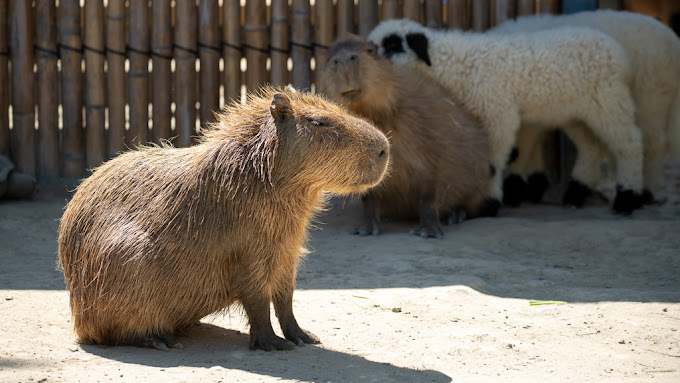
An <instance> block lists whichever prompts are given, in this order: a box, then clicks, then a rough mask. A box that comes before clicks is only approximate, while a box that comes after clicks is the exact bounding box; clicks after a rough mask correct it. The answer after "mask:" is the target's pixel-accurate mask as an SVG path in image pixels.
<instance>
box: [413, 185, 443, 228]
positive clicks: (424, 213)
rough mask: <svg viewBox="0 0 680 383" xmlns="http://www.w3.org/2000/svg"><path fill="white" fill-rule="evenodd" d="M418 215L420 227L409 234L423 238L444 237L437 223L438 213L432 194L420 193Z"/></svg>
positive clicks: (439, 224)
mask: <svg viewBox="0 0 680 383" xmlns="http://www.w3.org/2000/svg"><path fill="white" fill-rule="evenodd" d="M418 205H419V209H420V211H419V214H420V227H419V228H417V229H414V230H411V231H410V233H411V234H415V235H419V236H421V237H423V238H429V237H432V238H442V237H444V232H442V226H441V223H440V221H439V212H438V211H437V208H436V207H435V206H434V196H433V195H432V193H430V192H429V191H428V192H421V193H420V198H419V201H418Z"/></svg>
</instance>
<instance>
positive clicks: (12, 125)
mask: <svg viewBox="0 0 680 383" xmlns="http://www.w3.org/2000/svg"><path fill="white" fill-rule="evenodd" d="M558 10H559V2H558V1H557V0H553V1H543V0H540V1H539V0H475V1H472V0H448V1H441V0H424V1H419V0H382V1H378V0H360V1H355V0H290V1H289V0H271V1H265V0H248V1H239V0H219V1H218V0H200V1H196V0H153V1H147V0H128V1H125V0H108V1H104V0H87V1H79V0H59V1H58V2H57V1H54V0H34V1H32V0H0V154H2V155H8V156H10V157H11V159H12V160H13V161H14V162H15V164H16V165H17V168H18V170H19V171H22V172H24V173H27V174H31V175H35V176H37V177H39V178H40V179H43V180H45V179H50V178H55V177H80V176H83V175H84V174H86V171H87V170H88V169H91V168H93V167H96V166H97V165H99V164H100V163H101V162H102V161H104V160H106V159H108V158H111V157H113V156H115V155H116V153H119V152H121V151H124V150H126V149H127V148H129V147H134V146H136V145H139V144H143V143H146V142H155V143H160V142H162V141H163V140H168V139H171V140H172V142H173V144H174V145H176V146H188V145H191V143H192V142H193V137H194V136H195V134H196V132H197V130H199V129H200V128H201V126H204V125H205V124H207V123H210V121H211V120H212V118H213V111H216V110H218V109H219V108H220V107H221V106H222V105H223V104H224V103H225V102H228V101H229V100H241V97H242V96H243V95H244V93H245V91H246V90H254V89H257V88H258V87H259V86H260V85H261V84H264V83H274V84H288V83H291V84H292V85H294V86H296V87H298V88H307V89H310V90H312V91H313V90H314V84H315V79H316V75H317V74H318V73H319V72H320V70H321V69H322V68H323V67H324V65H325V63H326V58H327V56H326V55H327V49H328V46H329V45H330V44H331V43H332V42H333V40H334V39H335V38H336V37H337V36H341V35H343V34H345V33H356V34H360V35H362V36H366V35H367V34H368V33H369V32H370V30H371V29H372V28H373V26H374V25H376V24H377V23H378V22H379V21H381V20H384V19H389V18H400V17H406V18H410V19H414V20H418V21H420V22H422V23H423V24H426V25H428V26H435V27H444V28H459V29H473V30H477V31H483V30H485V29H487V28H488V27H489V26H491V25H494V24H497V23H499V22H500V21H502V20H505V19H507V18H512V17H515V16H516V15H523V14H531V13H535V12H557V11H558Z"/></svg>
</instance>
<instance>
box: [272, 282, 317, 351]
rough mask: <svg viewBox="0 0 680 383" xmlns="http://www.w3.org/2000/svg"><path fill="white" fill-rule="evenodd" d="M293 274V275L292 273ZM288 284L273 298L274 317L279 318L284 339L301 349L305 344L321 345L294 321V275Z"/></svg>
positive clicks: (315, 337) (312, 335)
mask: <svg viewBox="0 0 680 383" xmlns="http://www.w3.org/2000/svg"><path fill="white" fill-rule="evenodd" d="M293 274H294V273H293ZM289 280H290V281H291V282H290V283H286V284H285V286H284V288H283V289H282V290H283V291H281V292H280V293H279V294H277V295H276V296H274V311H275V312H276V317H277V318H279V323H280V324H281V330H283V335H284V336H285V337H286V339H288V340H290V341H292V342H293V343H295V344H296V345H298V346H300V347H302V346H304V345H305V343H321V341H320V340H319V338H318V337H317V336H316V335H314V334H312V333H311V332H309V331H306V330H303V329H301V328H300V326H299V325H298V323H297V320H295V315H293V290H294V289H295V287H294V285H293V284H294V281H295V275H291V276H290V278H289Z"/></svg>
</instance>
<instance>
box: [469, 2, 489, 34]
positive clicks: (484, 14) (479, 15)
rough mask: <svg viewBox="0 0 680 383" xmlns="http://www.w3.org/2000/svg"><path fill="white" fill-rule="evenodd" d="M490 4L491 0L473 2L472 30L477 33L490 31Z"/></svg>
mask: <svg viewBox="0 0 680 383" xmlns="http://www.w3.org/2000/svg"><path fill="white" fill-rule="evenodd" d="M489 2H490V0H477V1H473V2H472V29H473V30H474V31H476V32H484V31H485V30H487V29H489V24H490V22H489V18H490V17H489V16H490V10H489V6H490V5H489Z"/></svg>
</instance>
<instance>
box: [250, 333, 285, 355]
mask: <svg viewBox="0 0 680 383" xmlns="http://www.w3.org/2000/svg"><path fill="white" fill-rule="evenodd" d="M249 346H250V349H251V350H256V349H258V348H259V349H260V350H264V351H273V350H292V349H294V348H295V343H293V342H291V341H288V340H286V339H283V338H279V337H278V336H276V335H272V336H261V337H257V336H253V335H251V336H250V345H249Z"/></svg>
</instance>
